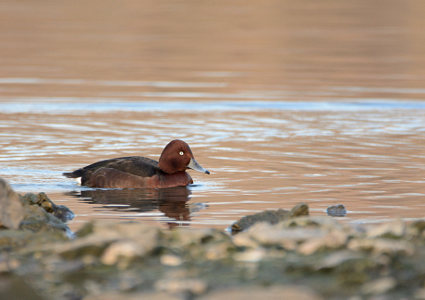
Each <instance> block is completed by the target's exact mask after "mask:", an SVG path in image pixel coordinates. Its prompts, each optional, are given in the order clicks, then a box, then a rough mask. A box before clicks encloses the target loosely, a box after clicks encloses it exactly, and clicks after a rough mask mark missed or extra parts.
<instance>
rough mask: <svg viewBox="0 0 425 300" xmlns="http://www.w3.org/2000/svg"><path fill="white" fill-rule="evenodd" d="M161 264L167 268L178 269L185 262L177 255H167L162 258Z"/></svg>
mask: <svg viewBox="0 0 425 300" xmlns="http://www.w3.org/2000/svg"><path fill="white" fill-rule="evenodd" d="M160 262H161V264H163V265H165V266H172V267H176V266H180V265H181V264H182V263H183V260H182V259H181V258H180V257H178V256H176V255H171V254H165V255H162V256H161V258H160Z"/></svg>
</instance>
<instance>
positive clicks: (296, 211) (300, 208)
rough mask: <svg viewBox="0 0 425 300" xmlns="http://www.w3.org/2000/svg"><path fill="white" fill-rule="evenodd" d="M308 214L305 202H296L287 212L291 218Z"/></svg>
mask: <svg viewBox="0 0 425 300" xmlns="http://www.w3.org/2000/svg"><path fill="white" fill-rule="evenodd" d="M308 215H309V209H308V205H307V204H305V203H298V204H297V205H295V206H294V207H293V208H292V209H291V211H290V212H289V216H290V217H292V218H294V217H300V216H308Z"/></svg>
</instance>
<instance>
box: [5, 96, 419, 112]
mask: <svg viewBox="0 0 425 300" xmlns="http://www.w3.org/2000/svg"><path fill="white" fill-rule="evenodd" d="M393 109H414V110H417V109H421V110H422V109H425V101H389V100H388V101H387V100H379V99H370V100H366V101H346V102H345V101H343V102H299V101H292V102H289V101H157V102H155V101H142V102H134V101H122V100H119V99H97V98H87V99H84V98H49V100H48V101H45V100H43V99H42V98H31V99H19V100H18V101H13V102H1V103H0V111H1V112H2V113H32V112H38V113H46V114H58V113H64V112H66V113H78V114H81V113H90V112H111V111H136V112H143V111H188V112H193V111H195V112H196V111H198V112H204V111H268V110H280V111H285V110H289V111H365V110H393Z"/></svg>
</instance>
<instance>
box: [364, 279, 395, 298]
mask: <svg viewBox="0 0 425 300" xmlns="http://www.w3.org/2000/svg"><path fill="white" fill-rule="evenodd" d="M396 285H397V281H396V280H395V279H394V278H392V277H383V278H379V279H375V280H373V281H371V282H368V283H366V284H364V285H363V287H362V292H363V293H364V294H367V295H380V294H385V293H387V292H389V291H390V290H392V289H393V288H394V287H395V286H396Z"/></svg>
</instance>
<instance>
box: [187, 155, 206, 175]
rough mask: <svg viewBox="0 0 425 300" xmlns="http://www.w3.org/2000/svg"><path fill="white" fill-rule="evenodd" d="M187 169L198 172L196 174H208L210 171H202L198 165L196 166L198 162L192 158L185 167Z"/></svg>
mask: <svg viewBox="0 0 425 300" xmlns="http://www.w3.org/2000/svg"><path fill="white" fill-rule="evenodd" d="M187 167H188V168H189V169H192V170H195V171H198V172H202V173H205V174H210V171H208V170H207V169H204V168H203V167H202V166H201V165H200V164H198V162H197V161H196V160H195V159H194V158H191V159H190V162H189V164H188V165H187Z"/></svg>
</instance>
